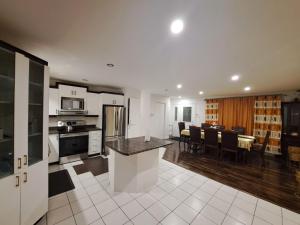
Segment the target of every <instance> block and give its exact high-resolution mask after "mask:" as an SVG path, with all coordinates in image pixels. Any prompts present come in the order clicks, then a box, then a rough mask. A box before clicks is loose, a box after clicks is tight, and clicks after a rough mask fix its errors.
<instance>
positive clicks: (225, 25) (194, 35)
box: [0, 0, 300, 97]
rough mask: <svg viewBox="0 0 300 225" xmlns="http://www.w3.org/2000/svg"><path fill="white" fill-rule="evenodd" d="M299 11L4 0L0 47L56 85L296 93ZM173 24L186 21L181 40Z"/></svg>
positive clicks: (134, 0)
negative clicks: (19, 54) (22, 54)
mask: <svg viewBox="0 0 300 225" xmlns="http://www.w3.org/2000/svg"><path fill="white" fill-rule="evenodd" d="M299 9H300V1H299V0H284V1H283V0H264V1H262V0H222V1H221V0H126V1H124V0H109V1H107V0H89V1H82V0H63V1H59V0H48V1H46V0H26V1H19V0H2V1H1V3H0V38H1V39H3V40H4V41H7V42H9V43H11V44H14V45H16V46H17V47H20V48H23V49H25V50H27V51H29V52H31V53H33V54H35V55H37V56H39V57H41V58H43V59H45V60H47V61H48V62H49V66H50V71H51V74H52V76H54V77H57V78H63V79H68V80H73V81H81V80H82V79H88V80H89V83H93V84H102V85H113V86H118V87H133V88H138V89H147V90H150V91H152V92H153V93H157V94H162V93H165V91H164V90H165V89H168V90H169V91H168V94H169V95H171V96H178V95H181V96H197V93H198V91H200V90H202V91H204V92H205V96H209V97H211V96H225V95H239V94H243V93H244V92H243V88H244V87H245V86H247V85H249V86H251V87H252V88H253V90H252V91H251V93H268V92H277V91H285V90H295V89H299V87H300V13H299ZM175 18H182V19H183V20H184V22H185V29H184V31H183V33H181V34H180V35H177V36H174V35H172V34H171V33H170V31H169V25H170V23H171V21H172V20H173V19H175ZM107 63H114V64H115V67H114V68H108V67H107V66H106V64H107ZM234 73H240V74H241V80H240V81H239V82H237V83H233V82H231V81H230V76H231V75H232V74H234ZM178 83H181V84H182V85H183V88H182V89H181V90H180V91H178V90H176V85H177V84H178Z"/></svg>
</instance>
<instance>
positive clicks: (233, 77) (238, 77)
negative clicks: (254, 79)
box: [231, 74, 240, 81]
mask: <svg viewBox="0 0 300 225" xmlns="http://www.w3.org/2000/svg"><path fill="white" fill-rule="evenodd" d="M239 79H240V76H239V75H237V74H235V75H233V76H232V77H231V80H232V81H238V80H239Z"/></svg>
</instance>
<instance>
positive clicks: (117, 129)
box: [117, 108, 120, 136]
mask: <svg viewBox="0 0 300 225" xmlns="http://www.w3.org/2000/svg"><path fill="white" fill-rule="evenodd" d="M119 110H120V108H117V136H119V135H120V133H119Z"/></svg>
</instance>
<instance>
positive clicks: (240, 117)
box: [218, 97, 255, 135]
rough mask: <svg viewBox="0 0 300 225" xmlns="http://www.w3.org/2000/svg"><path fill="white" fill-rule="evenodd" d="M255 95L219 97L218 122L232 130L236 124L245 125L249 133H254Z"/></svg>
mask: <svg viewBox="0 0 300 225" xmlns="http://www.w3.org/2000/svg"><path fill="white" fill-rule="evenodd" d="M254 104H255V97H237V98H224V99H218V114H219V116H218V124H220V125H224V126H225V129H228V130H230V129H231V128H232V127H234V126H239V127H244V128H245V132H246V134H248V135H252V134H253V126H254V121H253V118H254Z"/></svg>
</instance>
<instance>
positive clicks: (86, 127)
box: [49, 125, 101, 134]
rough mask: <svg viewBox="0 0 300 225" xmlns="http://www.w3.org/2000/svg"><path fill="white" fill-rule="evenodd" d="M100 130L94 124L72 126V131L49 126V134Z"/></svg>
mask: <svg viewBox="0 0 300 225" xmlns="http://www.w3.org/2000/svg"><path fill="white" fill-rule="evenodd" d="M96 130H101V129H100V128H98V127H96V125H83V126H78V127H74V128H73V130H72V131H70V132H68V131H67V130H66V128H65V127H49V134H69V133H80V132H89V131H96Z"/></svg>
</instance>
